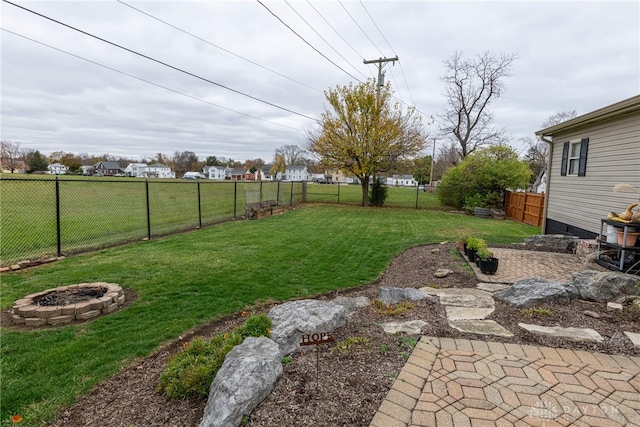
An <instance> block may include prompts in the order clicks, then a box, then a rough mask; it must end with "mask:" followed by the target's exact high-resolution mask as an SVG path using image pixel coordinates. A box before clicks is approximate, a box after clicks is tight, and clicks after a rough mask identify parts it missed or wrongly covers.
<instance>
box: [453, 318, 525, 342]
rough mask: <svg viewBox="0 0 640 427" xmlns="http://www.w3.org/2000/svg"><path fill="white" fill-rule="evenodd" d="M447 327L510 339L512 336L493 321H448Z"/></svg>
mask: <svg viewBox="0 0 640 427" xmlns="http://www.w3.org/2000/svg"><path fill="white" fill-rule="evenodd" d="M449 326H451V327H452V328H454V329H457V330H458V331H460V332H465V333H469V334H479V335H496V336H499V337H507V338H509V337H512V336H513V334H512V333H511V332H509V331H508V330H507V329H505V328H504V327H503V326H502V325H500V324H498V323H497V322H495V321H493V320H449Z"/></svg>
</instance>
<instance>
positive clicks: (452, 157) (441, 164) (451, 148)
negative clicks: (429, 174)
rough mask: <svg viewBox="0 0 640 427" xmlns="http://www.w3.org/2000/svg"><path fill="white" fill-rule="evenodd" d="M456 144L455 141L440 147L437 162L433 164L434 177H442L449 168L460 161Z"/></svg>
mask: <svg viewBox="0 0 640 427" xmlns="http://www.w3.org/2000/svg"><path fill="white" fill-rule="evenodd" d="M456 145H457V144H456V143H455V142H451V143H450V144H449V145H442V146H440V148H438V154H436V159H435V164H434V165H433V178H434V179H436V180H438V179H440V178H442V175H444V173H445V172H446V170H447V169H449V168H450V167H453V166H456V165H457V164H458V163H460V154H459V153H458V149H457V147H456Z"/></svg>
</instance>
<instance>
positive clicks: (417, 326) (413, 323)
mask: <svg viewBox="0 0 640 427" xmlns="http://www.w3.org/2000/svg"><path fill="white" fill-rule="evenodd" d="M426 324H427V322H425V321H424V320H410V321H408V322H388V323H383V324H382V329H383V330H384V331H385V332H386V333H388V334H395V333H398V332H404V333H405V334H407V335H419V334H420V333H421V332H422V327H423V326H425V325H426Z"/></svg>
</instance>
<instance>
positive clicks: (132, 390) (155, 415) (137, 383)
mask: <svg viewBox="0 0 640 427" xmlns="http://www.w3.org/2000/svg"><path fill="white" fill-rule="evenodd" d="M432 249H439V250H438V251H432ZM452 249H453V246H452V245H450V244H443V245H429V246H422V247H417V248H413V249H410V250H407V251H406V252H404V253H403V254H401V255H400V256H398V257H397V258H396V259H394V260H393V262H392V263H391V265H390V266H389V268H388V270H387V271H386V272H385V273H384V275H383V276H382V277H381V278H379V279H378V280H376V281H375V282H373V283H371V284H370V285H367V286H365V287H360V288H357V289H352V290H347V291H340V292H334V293H331V294H328V295H324V296H321V297H319V298H321V299H331V298H333V297H335V296H337V295H343V296H350V297H355V296H362V295H364V296H367V297H369V298H370V299H371V300H373V299H375V298H376V295H377V292H378V289H379V288H380V287H381V286H385V287H415V288H419V287H423V286H427V285H432V286H438V287H457V288H465V287H467V288H470V287H475V286H476V284H477V280H476V278H475V277H474V276H473V275H472V273H471V272H470V269H469V268H468V267H466V268H465V264H464V262H463V260H462V258H461V257H460V256H458V255H454V254H452ZM438 268H448V269H450V270H452V271H453V273H452V274H450V275H449V276H447V277H445V278H441V279H438V278H435V277H434V275H433V273H434V271H435V270H436V269H438ZM414 305H415V307H414V308H412V309H409V310H406V311H404V312H403V313H401V314H398V315H395V316H390V315H388V314H386V313H380V312H378V311H376V310H375V309H374V308H373V307H366V308H361V309H359V310H357V311H356V312H355V313H354V314H353V315H351V316H350V317H349V318H348V320H347V323H346V325H345V326H344V327H342V328H339V329H338V330H336V331H334V332H333V333H332V335H333V337H334V338H335V341H336V342H334V343H332V344H326V345H322V346H319V347H318V353H317V354H316V350H315V349H314V348H313V347H312V346H309V347H303V348H301V350H298V351H296V352H295V353H294V354H293V355H292V358H291V361H290V362H289V363H285V364H284V374H283V375H282V377H281V378H280V380H279V381H278V383H277V384H276V387H275V389H274V390H273V392H272V393H271V395H270V396H269V397H267V399H265V400H264V402H262V404H261V405H260V406H259V407H258V408H256V409H255V410H254V411H253V413H252V414H251V415H250V417H249V419H248V421H247V422H246V424H245V425H246V426H249V427H257V426H264V427H266V426H278V427H285V426H304V425H307V426H319V427H323V426H327V427H329V426H331V427H335V426H368V425H369V423H370V421H371V419H372V418H373V416H374V414H375V412H376V411H377V410H378V408H379V406H380V404H381V403H382V400H383V398H384V397H385V395H386V394H387V392H388V390H389V388H390V387H391V385H392V383H393V381H394V378H395V376H397V374H398V373H399V372H400V370H401V368H402V366H403V365H404V363H405V361H406V358H407V357H408V355H409V353H410V352H411V349H412V345H413V344H414V343H415V341H414V339H412V338H411V337H407V336H403V335H389V334H385V333H384V332H383V331H382V328H381V326H380V325H381V324H382V323H385V322H389V321H397V320H414V319H422V320H424V321H425V322H427V325H426V326H425V327H424V328H423V330H422V332H423V334H424V335H429V336H437V337H451V338H465V339H477V340H494V341H500V342H512V343H518V344H531V345H542V346H551V347H556V348H558V347H563V348H572V349H581V350H589V351H598V352H603V353H609V354H624V355H633V356H640V350H638V349H635V348H633V346H632V344H631V343H630V341H629V340H628V339H627V338H626V337H625V336H624V335H623V331H631V332H638V333H640V316H638V315H636V314H634V313H631V312H626V313H625V314H612V313H610V312H607V310H606V304H605V303H593V302H584V301H575V302H572V303H571V304H566V305H549V306H544V307H539V308H548V309H549V310H550V314H548V315H543V314H537V315H536V314H525V313H523V311H522V310H521V309H517V308H513V307H510V306H507V305H504V304H502V303H500V302H496V311H495V312H494V314H492V316H491V317H490V319H493V320H495V321H497V322H498V323H500V324H501V325H503V326H504V327H506V328H507V329H508V330H509V331H511V332H512V333H514V335H515V336H514V337H513V338H500V337H493V336H483V335H472V334H463V333H460V332H457V331H456V330H454V329H452V328H450V327H449V326H448V325H447V322H446V318H445V314H444V309H443V307H442V306H441V304H440V303H439V302H438V300H437V298H429V299H425V300H423V301H419V302H416V303H415V304H414ZM269 308H270V306H263V307H257V308H256V310H255V311H256V312H257V313H259V312H266V311H268V309H269ZM585 310H589V311H592V312H596V313H598V314H599V315H600V316H601V317H600V318H593V317H589V316H585V315H584V314H583V312H584V311H585ZM242 321H243V318H242V317H241V316H240V315H239V314H238V315H235V316H229V317H226V318H223V319H220V320H218V321H216V322H213V323H211V324H208V325H205V326H203V327H200V328H198V329H197V330H194V331H191V332H190V333H189V334H185V335H184V336H182V337H180V338H179V339H177V340H176V341H174V342H172V343H171V344H170V345H168V346H166V347H164V348H162V349H160V350H159V351H157V352H156V353H154V354H152V355H151V356H149V357H146V358H144V359H140V360H137V361H136V362H135V363H133V364H132V365H130V366H128V367H127V368H125V369H124V370H122V371H121V372H120V373H118V374H117V375H115V376H114V377H112V378H110V379H109V380H107V381H105V382H104V383H102V384H99V385H97V386H96V387H95V388H94V389H93V390H92V391H91V392H90V393H89V394H88V395H86V396H83V397H81V398H80V399H79V400H78V402H77V404H76V405H75V406H74V407H72V408H69V409H66V410H63V411H61V412H60V414H59V415H58V418H57V419H56V420H55V422H54V423H52V424H51V426H52V427H53V426H56V427H61V426H67V427H80V426H82V427H89V426H112V427H119V426H122V427H130V426H132V425H134V426H137V427H142V426H145V427H146V426H197V425H199V422H200V419H201V418H202V414H203V411H204V408H205V405H206V400H205V399H185V400H171V399H168V398H166V397H164V396H163V395H162V394H160V393H158V392H157V390H156V385H157V383H158V377H159V375H160V373H161V372H162V371H163V370H164V368H165V366H166V363H167V360H168V359H169V357H171V356H172V355H173V354H175V353H177V352H178V351H180V348H181V343H182V342H183V341H184V340H190V339H192V338H193V337H196V336H204V337H209V336H211V335H213V334H214V333H217V332H225V331H229V330H231V329H233V328H234V327H236V326H238V325H239V324H240V323H242ZM518 322H524V323H535V324H539V325H547V326H563V327H582V328H585V327H588V328H593V329H595V330H597V331H598V332H599V333H600V334H601V335H602V336H603V337H604V338H605V341H604V342H603V343H601V344H580V343H571V342H566V341H564V340H558V339H552V338H543V337H537V336H534V335H532V334H529V333H528V332H526V331H524V330H522V329H520V328H518V326H517V324H518ZM336 343H339V344H340V345H339V346H336V345H335V344H336Z"/></svg>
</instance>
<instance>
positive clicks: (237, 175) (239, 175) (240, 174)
mask: <svg viewBox="0 0 640 427" xmlns="http://www.w3.org/2000/svg"><path fill="white" fill-rule="evenodd" d="M245 173H246V171H245V170H244V169H232V170H231V174H230V177H231V180H232V181H242V180H244V174H245Z"/></svg>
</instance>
